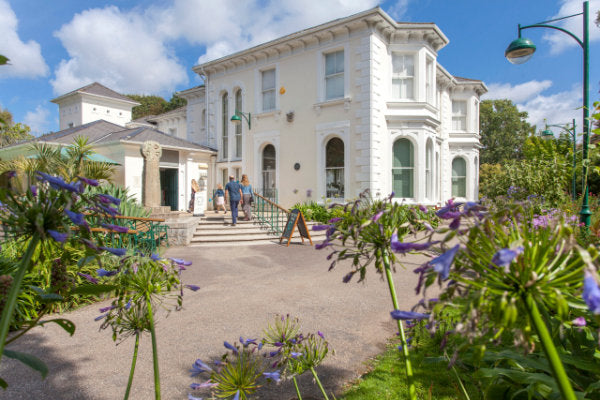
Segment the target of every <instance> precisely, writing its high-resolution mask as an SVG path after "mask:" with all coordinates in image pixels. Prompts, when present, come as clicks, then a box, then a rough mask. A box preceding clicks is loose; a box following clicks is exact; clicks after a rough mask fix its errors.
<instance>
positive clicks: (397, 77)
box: [390, 51, 418, 101]
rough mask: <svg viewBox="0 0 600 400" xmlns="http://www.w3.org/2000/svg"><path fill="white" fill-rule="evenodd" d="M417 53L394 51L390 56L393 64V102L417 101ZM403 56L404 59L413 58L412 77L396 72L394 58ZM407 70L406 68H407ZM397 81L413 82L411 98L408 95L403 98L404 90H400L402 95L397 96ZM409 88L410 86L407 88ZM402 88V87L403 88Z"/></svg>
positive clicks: (391, 84) (391, 86) (391, 94)
mask: <svg viewBox="0 0 600 400" xmlns="http://www.w3.org/2000/svg"><path fill="white" fill-rule="evenodd" d="M417 55H418V54H417V53H415V52H402V51H392V52H391V54H390V64H391V70H390V72H391V74H390V75H391V77H390V90H391V93H390V97H391V98H392V100H394V101H415V100H416V96H417V90H416V81H417V68H418V57H417ZM399 56H401V57H402V58H403V59H405V58H406V57H410V58H412V62H413V64H412V75H406V76H403V75H400V74H399V73H396V72H394V57H399ZM405 69H406V68H405ZM395 80H401V81H402V82H404V81H408V80H410V81H411V83H412V84H411V85H410V86H411V96H410V97H409V96H408V95H407V96H405V97H402V93H401V92H402V89H400V93H399V96H396V95H395V90H394V87H395V83H394V81H395ZM406 87H408V85H407V86H406ZM401 88H402V87H401Z"/></svg>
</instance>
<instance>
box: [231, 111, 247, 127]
mask: <svg viewBox="0 0 600 400" xmlns="http://www.w3.org/2000/svg"><path fill="white" fill-rule="evenodd" d="M240 115H241V116H242V118H244V119H245V120H246V122H247V123H248V129H252V123H251V121H252V114H250V113H245V112H243V111H239V110H235V114H233V116H232V117H231V122H233V123H234V124H236V125H237V124H241V123H242V118H240Z"/></svg>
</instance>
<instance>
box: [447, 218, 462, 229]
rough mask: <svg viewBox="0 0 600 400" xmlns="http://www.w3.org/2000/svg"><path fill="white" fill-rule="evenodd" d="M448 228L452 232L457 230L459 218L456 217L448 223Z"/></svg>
mask: <svg viewBox="0 0 600 400" xmlns="http://www.w3.org/2000/svg"><path fill="white" fill-rule="evenodd" d="M448 227H449V228H450V229H451V230H453V231H455V230H457V229H458V228H460V216H458V217H456V218H454V219H453V220H452V222H450V225H448Z"/></svg>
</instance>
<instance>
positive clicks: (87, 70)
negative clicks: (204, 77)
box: [51, 6, 188, 94]
mask: <svg viewBox="0 0 600 400" xmlns="http://www.w3.org/2000/svg"><path fill="white" fill-rule="evenodd" d="M55 36H56V37H57V38H58V39H60V41H61V42H62V44H63V46H64V47H65V48H66V50H67V52H68V54H69V57H70V58H69V59H68V60H62V61H61V62H60V64H59V65H58V67H57V68H56V70H55V74H56V77H55V79H53V80H52V81H51V83H52V86H53V89H54V92H55V93H56V94H63V93H66V92H68V91H70V90H73V89H76V88H78V87H81V86H85V85H87V84H89V83H91V82H94V81H98V82H100V83H102V84H104V85H106V86H108V87H110V88H111V89H114V90H116V91H119V92H121V93H130V92H133V93H158V92H168V91H172V90H174V88H175V86H176V85H178V84H185V83H187V81H188V78H187V73H186V68H185V67H183V66H182V65H181V64H179V62H178V61H177V59H176V57H175V56H174V54H173V52H172V51H170V50H169V49H168V48H167V46H166V45H165V43H164V42H163V40H162V39H161V38H160V37H159V36H158V35H157V34H156V33H155V32H154V31H153V26H152V25H150V24H149V23H148V21H147V20H146V19H144V18H143V16H142V15H140V14H137V13H136V12H134V11H131V12H121V11H120V10H119V9H118V8H117V7H115V6H110V7H106V8H104V9H91V10H87V11H84V12H82V13H80V14H76V15H75V16H74V17H73V19H72V20H71V21H70V22H69V23H67V24H65V25H63V26H62V27H61V28H60V29H59V30H58V31H57V32H55Z"/></svg>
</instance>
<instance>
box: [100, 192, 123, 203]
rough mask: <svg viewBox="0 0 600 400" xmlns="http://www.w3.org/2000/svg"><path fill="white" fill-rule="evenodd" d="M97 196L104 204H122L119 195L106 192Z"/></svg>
mask: <svg viewBox="0 0 600 400" xmlns="http://www.w3.org/2000/svg"><path fill="white" fill-rule="evenodd" d="M96 198H97V199H98V200H99V201H100V202H102V203H104V204H114V205H115V206H118V205H120V204H121V199H119V198H117V197H113V196H111V195H109V194H106V193H102V194H98V195H96Z"/></svg>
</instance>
